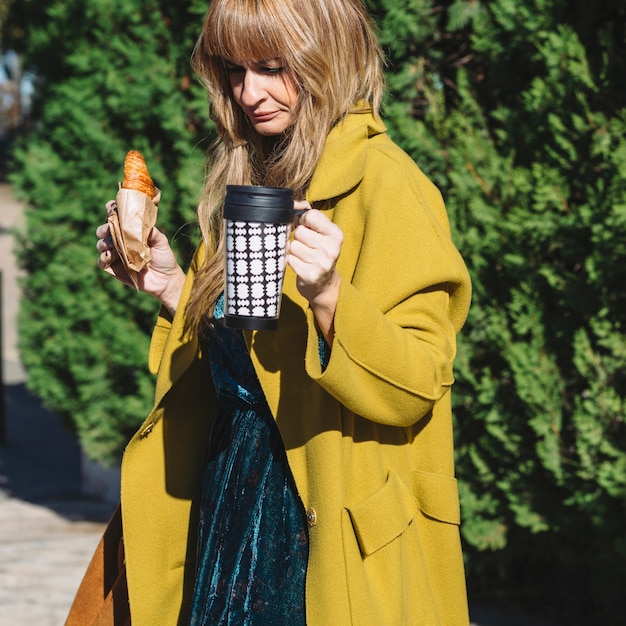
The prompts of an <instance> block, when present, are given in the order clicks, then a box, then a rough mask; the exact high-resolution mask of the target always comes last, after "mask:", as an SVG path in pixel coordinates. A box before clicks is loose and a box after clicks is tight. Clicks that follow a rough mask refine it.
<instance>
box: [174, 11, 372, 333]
mask: <svg viewBox="0 0 626 626" xmlns="http://www.w3.org/2000/svg"><path fill="white" fill-rule="evenodd" d="M274 58H278V59H280V61H281V64H282V65H283V66H284V67H285V74H286V79H287V80H290V81H292V83H293V84H294V85H295V87H296V89H297V92H298V99H297V102H296V105H295V107H294V109H293V110H292V119H293V123H292V124H291V126H290V127H289V128H288V129H287V130H286V131H285V132H284V133H283V135H282V136H281V137H278V138H275V137H261V136H260V135H258V134H257V133H256V132H255V131H254V129H253V128H252V126H251V124H250V122H249V120H248V118H247V116H246V115H245V113H244V112H243V111H242V110H241V108H240V107H239V106H238V105H237V103H236V102H235V101H234V99H233V96H232V91H231V87H230V80H229V75H228V72H227V70H226V67H225V65H224V59H231V60H234V59H236V60H239V61H256V60H261V59H274ZM193 63H194V68H195V70H196V72H197V73H198V75H199V76H200V78H201V79H202V81H203V82H204V84H205V86H206V88H207V90H208V93H209V99H210V111H211V118H212V119H213V121H214V122H215V124H216V127H217V131H218V140H217V142H216V143H215V144H214V146H213V148H212V151H211V154H210V155H209V162H208V176H207V179H206V181H205V187H204V192H203V195H202V199H201V202H200V206H199V208H198V220H199V223H200V228H201V230H202V235H203V238H204V241H205V243H206V244H207V258H206V261H205V263H204V265H203V266H202V267H201V268H200V269H199V271H198V273H197V275H196V278H195V283H194V289H193V291H192V295H191V298H190V300H189V303H188V306H187V318H186V319H187V329H188V330H192V331H194V332H197V333H199V332H201V331H202V330H203V328H204V327H205V326H206V325H207V323H208V320H209V316H210V315H211V314H212V311H213V307H214V305H215V301H216V300H217V298H218V297H219V294H220V293H221V292H222V290H223V275H222V268H223V260H222V254H223V242H222V204H223V199H224V195H225V192H226V185H231V184H237V185H272V186H276V187H288V188H290V189H292V190H293V191H294V197H295V198H296V199H302V198H303V197H304V194H305V192H306V188H307V186H308V185H309V183H310V181H311V177H312V176H313V172H314V170H315V166H316V165H317V162H318V160H319V158H320V155H321V153H322V150H323V147H324V142H325V140H326V136H327V135H328V133H329V132H330V130H331V128H332V127H333V126H334V125H335V124H336V123H337V122H338V121H339V120H341V119H342V118H343V117H345V116H346V115H347V114H348V113H349V112H350V111H353V110H355V108H357V107H361V108H363V109H369V110H371V111H372V112H373V113H374V114H375V115H378V114H379V109H380V103H381V100H382V95H383V71H382V64H383V54H382V50H381V48H380V45H379V44H378V41H377V39H376V35H375V33H374V28H373V25H372V23H371V20H370V18H369V16H368V14H367V12H366V10H365V9H364V7H363V4H362V1H361V0H306V1H303V0H213V2H212V3H211V6H210V8H209V11H208V13H207V16H206V19H205V22H204V27H203V29H202V33H201V35H200V38H199V39H198V42H197V44H196V49H195V51H194V55H193Z"/></svg>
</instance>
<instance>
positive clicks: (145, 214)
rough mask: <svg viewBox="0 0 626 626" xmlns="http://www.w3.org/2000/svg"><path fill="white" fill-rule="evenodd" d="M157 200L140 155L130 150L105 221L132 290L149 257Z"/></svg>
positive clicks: (157, 193) (157, 191)
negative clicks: (130, 282) (118, 186)
mask: <svg viewBox="0 0 626 626" xmlns="http://www.w3.org/2000/svg"><path fill="white" fill-rule="evenodd" d="M160 199H161V192H160V191H159V189H157V187H155V185H154V182H153V181H152V178H151V176H150V173H149V172H148V167H147V166H146V161H145V159H144V157H143V155H142V154H141V153H140V152H139V151H137V150H130V151H129V152H128V154H127V155H126V158H125V159H124V179H123V181H122V183H121V184H120V189H119V191H118V193H117V196H116V199H115V203H112V204H111V205H109V208H108V210H107V222H108V223H109V228H110V232H111V237H112V239H113V245H114V246H115V249H116V250H117V252H118V254H119V257H120V259H121V261H122V263H123V264H124V267H125V268H126V271H127V272H128V275H129V277H130V279H131V281H132V282H133V284H134V285H135V287H137V286H138V285H137V273H138V272H140V271H141V270H142V269H143V268H144V267H146V265H148V263H150V260H151V258H152V257H151V254H152V253H151V249H150V246H149V245H148V238H149V236H150V231H151V230H152V228H153V227H154V225H155V224H156V217H157V206H158V203H159V200H160Z"/></svg>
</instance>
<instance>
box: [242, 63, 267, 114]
mask: <svg viewBox="0 0 626 626" xmlns="http://www.w3.org/2000/svg"><path fill="white" fill-rule="evenodd" d="M264 97H265V89H264V86H263V77H262V76H261V75H260V74H257V73H256V72H252V71H250V70H248V71H246V73H245V76H244V78H243V85H242V89H241V103H242V104H243V105H244V106H249V107H252V106H255V105H257V104H258V103H259V102H261V101H262V100H263V98H264Z"/></svg>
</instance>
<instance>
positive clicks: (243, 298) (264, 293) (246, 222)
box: [224, 185, 293, 330]
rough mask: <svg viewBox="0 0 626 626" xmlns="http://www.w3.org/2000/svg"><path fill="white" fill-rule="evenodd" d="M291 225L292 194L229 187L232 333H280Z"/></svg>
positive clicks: (228, 319)
mask: <svg viewBox="0 0 626 626" xmlns="http://www.w3.org/2000/svg"><path fill="white" fill-rule="evenodd" d="M292 223H293V199H292V194H291V190H289V189H283V188H276V187H256V186H250V187H246V186H233V185H229V186H228V188H227V194H226V202H225V204H224V229H225V230H224V237H225V246H224V248H225V260H224V261H225V264H224V265H225V266H224V271H225V275H224V278H225V288H224V298H225V301H224V323H225V324H226V326H228V327H229V328H245V329H248V330H274V329H275V328H277V326H278V318H279V315H280V304H281V298H282V288H283V279H284V276H285V263H286V256H287V243H288V241H289V235H290V232H291V225H292Z"/></svg>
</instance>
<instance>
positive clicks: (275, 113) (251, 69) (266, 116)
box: [224, 59, 298, 137]
mask: <svg viewBox="0 0 626 626" xmlns="http://www.w3.org/2000/svg"><path fill="white" fill-rule="evenodd" d="M224 64H225V66H226V70H227V71H228V75H229V77H230V86H231V88H232V91H233V97H234V98H235V102H236V103H237V104H238V105H239V106H240V107H241V108H242V109H243V112H244V113H245V114H246V115H247V116H248V118H249V120H250V122H251V123H252V126H253V128H254V130H255V131H256V132H257V133H259V135H265V136H266V137H271V136H273V135H280V134H281V133H282V132H284V131H285V130H286V129H287V128H288V127H289V126H290V125H291V123H292V122H293V109H294V107H295V104H296V101H297V99H298V91H297V89H296V86H295V85H294V84H293V81H292V80H291V79H290V78H289V77H288V76H287V72H286V70H285V68H284V66H283V64H282V62H281V60H280V59H267V60H261V61H245V62H244V61H239V60H235V59H225V60H224Z"/></svg>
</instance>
